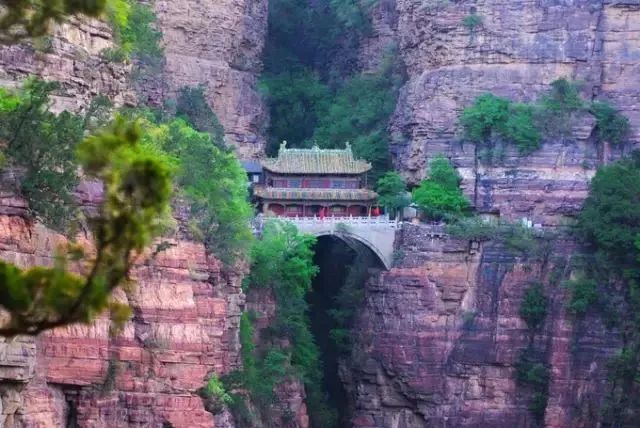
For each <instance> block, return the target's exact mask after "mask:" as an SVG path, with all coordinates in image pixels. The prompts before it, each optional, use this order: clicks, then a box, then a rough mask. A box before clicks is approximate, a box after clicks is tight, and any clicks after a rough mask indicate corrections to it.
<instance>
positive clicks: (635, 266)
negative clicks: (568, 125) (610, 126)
mask: <svg viewBox="0 0 640 428" xmlns="http://www.w3.org/2000/svg"><path fill="white" fill-rule="evenodd" d="M639 179H640V153H638V152H634V153H633V154H632V155H631V156H630V157H629V158H627V159H623V160H621V161H619V162H616V163H614V164H610V165H606V166H603V167H601V168H600V169H599V170H598V172H597V173H596V176H595V177H594V178H593V180H592V182H591V190H590V193H589V197H588V198H587V200H586V201H585V204H584V208H583V211H582V213H581V214H580V218H579V221H578V228H577V229H578V236H580V237H582V239H583V240H584V243H585V244H586V246H587V248H586V250H587V252H586V254H585V258H586V263H584V265H583V269H584V274H585V277H584V279H582V280H581V281H580V282H578V283H577V284H573V295H572V301H571V302H570V307H573V309H574V310H575V311H576V312H577V313H581V311H586V310H587V308H589V307H590V306H591V305H593V304H594V303H596V299H597V303H598V306H601V307H603V309H605V313H604V315H605V316H606V317H607V319H608V320H609V321H611V322H612V323H613V326H616V327H617V329H618V330H619V331H620V334H621V336H622V342H623V346H622V348H621V350H620V356H619V357H617V358H614V359H612V361H611V364H610V370H609V373H610V380H611V389H610V391H609V395H608V398H607V403H606V404H607V405H606V407H605V411H604V416H603V423H604V424H606V425H607V426H631V425H633V421H636V420H638V415H640V400H637V399H636V398H634V397H637V396H638V394H639V392H640V390H639V386H638V385H640V383H638V379H639V378H640V370H639V362H640V316H639V314H640V289H639V284H640V206H639V203H640V183H639V182H638V180H639Z"/></svg>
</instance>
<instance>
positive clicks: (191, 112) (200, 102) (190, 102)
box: [176, 86, 224, 148]
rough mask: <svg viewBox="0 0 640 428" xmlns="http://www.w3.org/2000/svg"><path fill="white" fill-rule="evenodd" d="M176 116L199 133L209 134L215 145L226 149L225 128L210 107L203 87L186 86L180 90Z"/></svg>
mask: <svg viewBox="0 0 640 428" xmlns="http://www.w3.org/2000/svg"><path fill="white" fill-rule="evenodd" d="M176 116H178V117H179V118H182V119H184V120H186V121H187V122H189V124H190V125H191V126H192V127H193V128H195V129H196V130H197V131H200V132H207V133H209V135H211V138H212V139H213V143H214V144H215V145H217V146H218V147H220V148H222V147H224V128H223V127H222V125H221V124H220V121H219V120H218V116H216V114H215V113H214V112H213V110H211V107H209V103H208V102H207V99H206V98H205V96H204V87H203V86H197V87H188V86H185V87H184V88H182V89H180V92H179V93H178V100H177V103H176Z"/></svg>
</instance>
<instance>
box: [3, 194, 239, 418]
mask: <svg viewBox="0 0 640 428" xmlns="http://www.w3.org/2000/svg"><path fill="white" fill-rule="evenodd" d="M83 188H84V189H85V192H84V193H83V195H82V197H81V199H82V200H83V201H84V202H85V203H86V204H87V205H91V201H92V200H93V199H95V193H94V194H93V195H92V194H91V192H90V191H88V190H90V189H91V186H83V187H82V188H81V189H83ZM94 202H95V201H94ZM79 238H80V239H82V240H87V239H89V237H87V236H80V237H79ZM65 241H66V239H65V237H63V236H61V235H59V234H56V233H54V232H52V231H50V230H48V229H46V228H44V227H43V226H41V225H39V224H34V223H32V222H30V221H29V220H28V219H27V216H26V211H25V204H24V202H23V201H22V200H20V199H19V198H16V197H15V196H14V193H13V192H12V191H10V190H6V189H5V190H3V191H2V193H1V194H0V258H2V259H3V260H7V261H10V262H12V263H15V264H17V265H18V266H22V267H31V266H48V265H51V264H52V263H53V252H54V251H55V249H56V248H57V247H58V245H60V244H62V243H64V242H65ZM166 241H167V243H169V244H170V248H169V249H168V250H165V251H162V252H160V253H159V254H158V255H157V256H156V257H154V258H150V259H149V258H147V259H146V261H144V262H141V263H139V264H138V265H136V266H135V268H134V269H133V273H132V279H133V280H134V281H135V283H136V287H135V289H134V290H133V291H131V292H127V293H125V292H123V291H122V290H120V291H118V297H119V298H120V299H122V300H123V301H125V302H127V303H129V305H130V306H131V308H132V309H133V313H134V315H133V318H132V319H131V321H130V322H128V323H127V324H126V326H125V327H124V330H123V331H122V332H121V333H117V334H116V333H114V332H113V331H111V327H112V325H111V322H110V320H109V319H108V317H106V316H102V317H100V318H99V319H97V320H96V321H95V323H93V324H92V325H91V326H85V325H74V326H70V327H67V328H59V329H56V330H54V331H52V332H48V333H45V334H42V335H41V336H39V337H37V338H35V339H34V338H29V337H17V338H15V339H12V340H6V341H3V343H2V344H0V380H1V382H0V397H1V399H2V408H1V409H2V410H1V412H0V425H2V424H4V425H2V426H5V427H43V428H44V427H53V426H55V427H62V426H80V427H105V428H107V427H109V428H111V427H149V426H153V427H160V426H173V427H185V428H186V427H212V426H216V427H217V426H233V422H232V418H231V417H230V415H229V414H228V413H226V412H224V413H222V414H220V415H217V416H215V417H214V415H212V414H211V413H208V412H207V411H205V408H204V405H203V401H202V399H201V398H200V396H199V395H198V394H197V390H198V389H199V388H201V387H203V386H204V385H205V384H206V382H207V379H208V377H209V376H210V375H211V374H213V373H216V374H218V375H221V374H224V373H227V372H228V371H230V370H232V369H235V368H237V367H238V364H239V343H238V340H237V331H238V323H239V319H240V313H241V306H243V305H244V295H243V294H242V291H241V288H240V282H241V279H242V271H243V269H239V270H237V271H236V272H234V271H230V270H228V269H225V268H223V266H222V264H221V263H220V262H219V261H218V260H217V259H215V258H214V257H212V256H210V255H208V254H207V253H206V251H205V248H204V246H203V245H202V244H200V243H196V242H192V241H189V240H188V239H185V238H184V237H182V236H180V235H179V234H178V235H176V236H174V237H169V238H166Z"/></svg>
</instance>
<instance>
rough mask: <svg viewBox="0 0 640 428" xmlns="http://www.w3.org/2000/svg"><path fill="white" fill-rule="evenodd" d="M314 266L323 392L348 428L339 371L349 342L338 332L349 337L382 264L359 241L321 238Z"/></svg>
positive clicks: (313, 304)
mask: <svg viewBox="0 0 640 428" xmlns="http://www.w3.org/2000/svg"><path fill="white" fill-rule="evenodd" d="M314 263H315V264H316V265H317V266H318V267H319V268H320V270H319V273H318V275H316V277H315V279H314V281H313V289H312V291H311V293H309V297H308V301H309V306H310V319H311V332H312V333H313V335H314V337H315V340H316V344H317V345H318V348H319V349H320V356H321V360H322V365H323V372H324V373H323V374H324V379H323V380H324V385H323V389H324V391H325V393H326V394H327V398H328V402H329V405H330V406H332V407H333V408H334V409H336V411H337V414H338V423H337V426H338V427H346V426H349V419H350V418H349V408H348V406H349V397H348V396H347V392H346V390H345V388H344V385H343V384H342V382H341V380H340V378H339V374H338V370H339V365H340V361H341V360H342V359H345V358H349V354H350V346H349V344H350V343H349V342H348V341H347V342H345V341H344V340H340V337H341V335H340V334H339V333H340V332H346V334H347V335H348V334H349V332H350V328H351V327H352V324H353V321H354V319H355V316H356V313H357V309H358V306H359V305H361V304H362V300H363V299H364V284H365V282H366V280H367V279H368V277H369V275H370V274H371V269H381V268H382V262H381V261H380V260H379V259H378V257H377V256H376V255H375V254H374V253H373V251H371V250H370V249H369V248H368V247H366V246H364V245H363V244H360V243H359V242H356V241H349V242H346V241H344V240H342V239H340V238H337V237H333V236H322V237H320V238H318V242H317V244H316V246H315V256H314ZM332 332H333V334H332ZM327 428H330V427H327Z"/></svg>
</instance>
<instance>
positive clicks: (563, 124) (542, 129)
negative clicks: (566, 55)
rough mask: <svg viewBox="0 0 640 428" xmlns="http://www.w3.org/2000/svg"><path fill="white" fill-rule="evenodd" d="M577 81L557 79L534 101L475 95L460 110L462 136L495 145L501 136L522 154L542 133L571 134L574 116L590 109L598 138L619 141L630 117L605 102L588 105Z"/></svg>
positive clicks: (532, 148)
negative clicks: (471, 100)
mask: <svg viewBox="0 0 640 428" xmlns="http://www.w3.org/2000/svg"><path fill="white" fill-rule="evenodd" d="M579 88H580V87H579V84H578V83H576V82H570V81H568V80H567V79H564V78H563V79H558V80H556V81H554V82H552V83H551V88H550V89H549V91H547V93H545V94H543V95H542V96H541V97H540V99H539V100H538V101H537V102H536V103H530V104H519V103H513V102H511V101H509V100H507V99H505V98H500V97H497V96H495V95H493V94H488V93H487V94H483V95H481V96H479V97H477V98H476V99H475V101H474V103H473V105H471V106H469V107H467V108H465V109H464V111H463V112H462V115H461V117H460V123H461V124H462V126H463V129H464V134H465V138H467V139H469V140H470V141H473V142H475V143H476V144H481V145H483V146H484V147H488V148H489V149H490V150H491V149H494V146H496V145H497V144H498V143H499V142H500V140H501V139H502V140H506V141H508V142H512V143H514V144H515V145H516V147H517V148H518V150H519V152H520V153H521V154H523V155H526V154H529V153H531V152H533V151H535V150H537V149H539V148H540V143H541V140H542V137H543V136H545V137H561V138H564V137H566V136H568V135H570V133H571V130H572V124H573V119H574V116H575V115H576V114H577V113H580V112H589V113H591V114H592V115H593V116H595V118H596V132H597V137H598V139H599V140H600V141H608V142H610V143H612V144H614V145H618V144H621V143H622V142H623V141H624V138H625V136H626V135H627V133H628V132H629V120H628V119H627V118H626V117H624V116H622V115H621V114H620V113H618V112H617V111H616V110H615V109H614V108H613V107H611V106H610V105H609V104H607V103H604V102H598V101H595V102H593V103H591V105H589V104H588V103H587V102H585V101H584V100H583V99H582V98H581V97H580V92H579Z"/></svg>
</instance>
